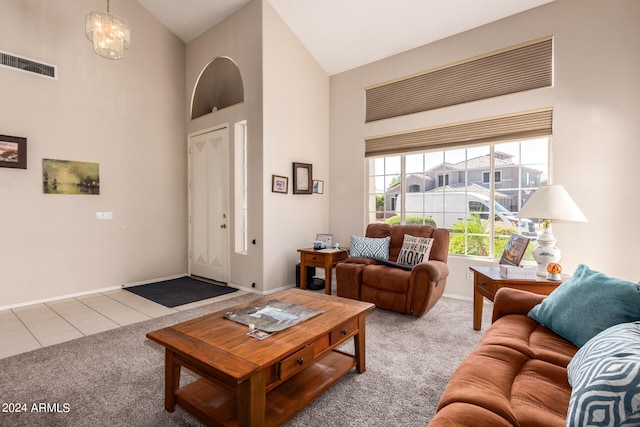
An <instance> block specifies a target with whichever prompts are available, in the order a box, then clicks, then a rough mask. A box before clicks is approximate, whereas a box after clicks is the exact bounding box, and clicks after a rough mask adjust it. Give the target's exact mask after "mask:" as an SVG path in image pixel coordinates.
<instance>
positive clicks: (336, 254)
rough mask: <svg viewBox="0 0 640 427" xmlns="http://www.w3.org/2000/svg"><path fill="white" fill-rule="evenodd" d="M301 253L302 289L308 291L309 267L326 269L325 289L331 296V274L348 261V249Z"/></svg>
mask: <svg viewBox="0 0 640 427" xmlns="http://www.w3.org/2000/svg"><path fill="white" fill-rule="evenodd" d="M298 252H300V289H307V267H321V268H324V289H325V292H326V293H327V295H331V272H332V270H333V267H335V266H336V264H337V263H338V262H339V261H342V260H345V259H347V257H348V256H349V251H347V250H346V249H317V250H316V249H313V248H306V249H298Z"/></svg>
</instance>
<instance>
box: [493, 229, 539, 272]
mask: <svg viewBox="0 0 640 427" xmlns="http://www.w3.org/2000/svg"><path fill="white" fill-rule="evenodd" d="M530 240H531V239H529V238H528V237H524V236H520V235H519V234H512V235H511V237H509V241H508V242H507V246H506V247H505V248H504V251H503V252H502V257H501V258H500V261H499V264H502V265H515V266H516V267H517V266H519V265H520V261H522V257H523V256H524V252H525V251H526V250H527V246H528V245H529V241H530Z"/></svg>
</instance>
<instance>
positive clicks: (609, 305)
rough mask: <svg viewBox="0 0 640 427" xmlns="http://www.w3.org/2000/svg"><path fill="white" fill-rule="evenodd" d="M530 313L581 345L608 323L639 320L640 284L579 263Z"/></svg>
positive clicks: (533, 317)
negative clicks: (569, 275)
mask: <svg viewBox="0 0 640 427" xmlns="http://www.w3.org/2000/svg"><path fill="white" fill-rule="evenodd" d="M529 317H531V318H532V319H534V320H536V321H537V322H538V323H541V324H542V325H544V326H546V327H547V328H549V329H551V330H552V331H554V332H555V333H557V334H558V335H560V336H562V337H564V338H566V339H567V340H569V341H571V342H572V343H574V344H575V345H577V346H578V347H582V346H583V345H584V344H585V343H586V342H587V341H589V340H590V339H591V338H593V337H594V336H596V335H597V334H599V333H600V332H602V331H604V330H605V329H607V328H609V327H610V326H613V325H618V324H620V323H627V322H634V321H636V320H640V286H638V285H637V284H635V283H633V282H629V281H626V280H622V279H616V278H614V277H609V276H607V275H605V274H604V273H600V272H598V271H595V270H591V269H590V268H589V267H588V266H586V265H584V264H580V265H579V266H578V268H577V270H576V272H575V273H574V275H573V276H572V277H571V278H569V279H568V280H567V281H566V282H564V283H562V284H561V285H560V286H558V287H557V288H556V289H555V290H554V291H553V292H551V294H549V296H548V297H547V298H545V299H544V301H542V303H541V304H538V305H537V306H535V307H534V308H533V309H531V311H530V312H529Z"/></svg>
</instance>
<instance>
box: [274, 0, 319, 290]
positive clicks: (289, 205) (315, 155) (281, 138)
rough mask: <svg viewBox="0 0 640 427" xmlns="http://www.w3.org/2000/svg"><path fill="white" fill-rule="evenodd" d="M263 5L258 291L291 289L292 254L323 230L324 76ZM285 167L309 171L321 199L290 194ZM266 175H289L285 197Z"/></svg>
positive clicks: (289, 172)
mask: <svg viewBox="0 0 640 427" xmlns="http://www.w3.org/2000/svg"><path fill="white" fill-rule="evenodd" d="M263 4H264V16H263V23H264V41H263V45H264V172H263V186H262V191H263V192H264V196H263V198H264V218H263V220H264V243H265V245H266V247H265V252H264V271H265V287H264V289H265V290H267V291H273V290H277V289H281V288H282V287H285V286H290V285H293V284H294V283H295V266H296V264H297V263H298V261H299V255H298V252H297V249H298V248H303V247H309V246H312V245H313V241H314V240H315V237H316V234H317V233H330V232H331V230H330V228H329V191H328V185H329V183H330V179H329V77H328V76H327V74H326V73H325V72H324V70H323V69H322V68H321V67H320V65H319V64H318V63H317V62H316V61H315V59H314V58H313V57H312V56H311V55H310V54H309V52H308V51H307V50H306V49H305V47H304V46H303V45H302V43H301V42H300V41H299V40H298V39H297V37H296V36H295V35H294V34H293V32H292V31H291V30H290V29H289V27H288V26H287V25H286V24H285V23H284V21H282V19H281V18H280V16H279V15H278V14H277V13H276V12H275V10H274V9H273V8H272V7H271V5H270V4H269V3H268V2H267V1H266V0H265V1H263ZM293 162H302V163H311V164H312V165H313V178H314V179H319V180H323V181H324V184H325V191H324V194H309V195H308V194H293V170H292V169H293V168H292V163H293ZM272 175H281V176H286V177H289V193H288V194H280V193H272V192H271V177H272ZM267 247H268V249H267ZM317 273H318V275H320V273H321V272H320V271H319V270H318V272H317Z"/></svg>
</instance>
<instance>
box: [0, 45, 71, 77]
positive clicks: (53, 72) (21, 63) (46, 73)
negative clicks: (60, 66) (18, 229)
mask: <svg viewBox="0 0 640 427" xmlns="http://www.w3.org/2000/svg"><path fill="white" fill-rule="evenodd" d="M0 66H3V67H7V68H13V69H14V70H19V71H25V72H27V73H34V74H39V75H41V76H43V77H48V78H51V79H57V74H58V73H57V67H56V66H55V65H49V64H45V63H42V62H37V61H33V60H31V59H28V58H24V57H20V56H16V55H13V54H11V53H8V52H3V51H1V50H0Z"/></svg>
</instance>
